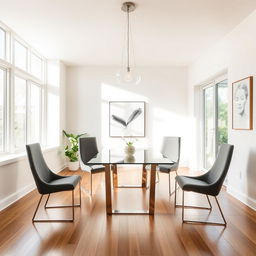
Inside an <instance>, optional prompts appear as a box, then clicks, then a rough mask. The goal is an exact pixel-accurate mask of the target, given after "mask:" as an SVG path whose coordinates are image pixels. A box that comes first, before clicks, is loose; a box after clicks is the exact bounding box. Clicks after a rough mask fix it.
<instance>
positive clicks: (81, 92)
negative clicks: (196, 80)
mask: <svg viewBox="0 0 256 256" xmlns="http://www.w3.org/2000/svg"><path fill="white" fill-rule="evenodd" d="M117 70H118V69H117V68H114V67H68V68H67V130H68V131H69V132H72V133H83V132H87V133H88V134H89V135H91V136H96V137H97V139H98V143H99V144H101V145H102V146H107V147H109V146H115V145H116V146H117V145H120V144H122V145H123V144H124V142H123V141H122V140H121V139H114V138H112V139H111V138H109V105H108V104H109V101H115V100H117V101H122V100H130V101H136V100H142V101H145V102H146V138H145V139H140V140H139V141H138V142H136V146H137V147H142V146H150V145H154V147H160V144H161V140H162V137H163V136H164V135H173V136H175V135H179V136H181V137H182V141H183V143H182V158H181V165H183V166H186V164H187V158H186V156H187V154H186V153H185V149H186V146H185V145H186V144H185V141H186V136H187V125H186V122H187V69H186V68H172V67H162V68H161V67H158V68H154V67H147V68H146V67H144V68H140V69H139V70H138V72H139V73H140V74H141V76H142V80H141V83H140V84H139V85H129V86H127V85H126V86H124V85H118V84H117V82H116V79H115V73H116V72H117Z"/></svg>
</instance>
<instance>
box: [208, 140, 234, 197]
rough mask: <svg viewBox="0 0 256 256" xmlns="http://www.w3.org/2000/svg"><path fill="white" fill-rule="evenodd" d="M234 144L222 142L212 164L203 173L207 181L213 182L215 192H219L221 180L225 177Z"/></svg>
mask: <svg viewBox="0 0 256 256" xmlns="http://www.w3.org/2000/svg"><path fill="white" fill-rule="evenodd" d="M233 151H234V146H233V145H230V144H222V145H221V146H220V149H219V153H218V156H217V158H216V160H215V162H214V164H213V166H212V168H211V169H210V170H209V171H208V172H207V173H206V174H205V178H206V181H207V183H209V184H215V185H216V187H217V188H216V189H217V192H218V193H219V191H220V189H221V187H222V185H223V182H224V180H225V178H226V175H227V172H228V169H229V166H230V163H231V159H232V155H233Z"/></svg>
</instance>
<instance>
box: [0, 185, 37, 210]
mask: <svg viewBox="0 0 256 256" xmlns="http://www.w3.org/2000/svg"><path fill="white" fill-rule="evenodd" d="M35 187H36V186H35V184H34V183H33V184H30V185H27V186H26V187H24V188H22V189H20V190H19V191H17V192H15V193H13V194H11V195H9V196H8V197H6V198H4V199H2V200H1V201H0V211H2V210H3V209H5V208H7V207H8V206H10V205H11V204H13V203H14V202H16V201H17V200H19V199H20V198H22V197H23V196H25V195H26V194H28V193H29V192H31V191H32V190H33V189H35Z"/></svg>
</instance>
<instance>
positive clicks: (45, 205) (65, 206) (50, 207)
mask: <svg viewBox="0 0 256 256" xmlns="http://www.w3.org/2000/svg"><path fill="white" fill-rule="evenodd" d="M72 191H73V190H72ZM50 195H51V194H48V197H47V199H46V202H45V204H44V208H45V209H52V208H69V207H73V205H53V206H48V205H47V203H48V201H49V198H50ZM81 201H82V200H81V181H79V204H74V207H81Z"/></svg>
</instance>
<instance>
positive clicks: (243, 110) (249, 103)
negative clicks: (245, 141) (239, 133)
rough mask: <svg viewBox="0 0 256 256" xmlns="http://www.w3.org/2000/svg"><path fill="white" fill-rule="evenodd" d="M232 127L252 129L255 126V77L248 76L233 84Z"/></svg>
mask: <svg viewBox="0 0 256 256" xmlns="http://www.w3.org/2000/svg"><path fill="white" fill-rule="evenodd" d="M232 99H233V102H232V128H233V129H235V130H252V128H253V124H252V122H253V113H252V111H253V77H252V76H250V77H247V78H244V79H241V80H239V81H236V82H234V83H233V84H232Z"/></svg>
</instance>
